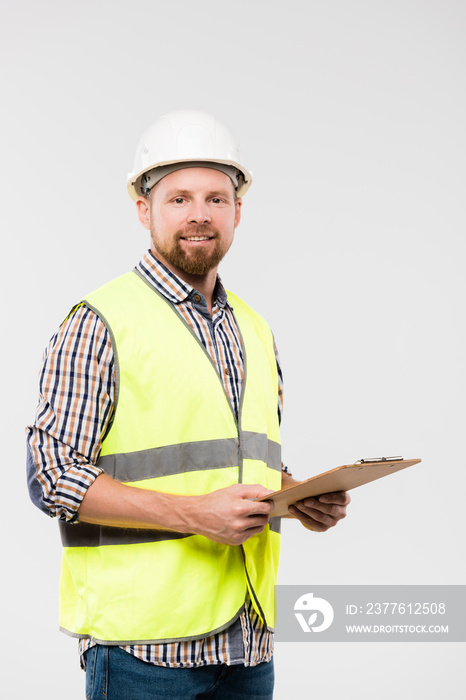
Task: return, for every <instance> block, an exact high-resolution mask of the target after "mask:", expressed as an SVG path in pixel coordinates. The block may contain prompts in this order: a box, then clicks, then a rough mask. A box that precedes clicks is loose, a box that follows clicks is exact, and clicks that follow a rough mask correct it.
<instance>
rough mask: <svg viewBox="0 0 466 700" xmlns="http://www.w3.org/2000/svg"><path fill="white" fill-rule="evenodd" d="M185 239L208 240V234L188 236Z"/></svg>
mask: <svg viewBox="0 0 466 700" xmlns="http://www.w3.org/2000/svg"><path fill="white" fill-rule="evenodd" d="M185 240H186V241H208V240H209V236H189V238H186V239H185Z"/></svg>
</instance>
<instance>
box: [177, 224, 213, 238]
mask: <svg viewBox="0 0 466 700" xmlns="http://www.w3.org/2000/svg"><path fill="white" fill-rule="evenodd" d="M188 236H209V237H210V238H218V237H219V233H218V231H216V230H215V229H214V228H212V226H211V225H210V224H194V225H192V226H186V228H184V229H182V230H180V231H177V233H176V238H177V240H180V238H186V237H188Z"/></svg>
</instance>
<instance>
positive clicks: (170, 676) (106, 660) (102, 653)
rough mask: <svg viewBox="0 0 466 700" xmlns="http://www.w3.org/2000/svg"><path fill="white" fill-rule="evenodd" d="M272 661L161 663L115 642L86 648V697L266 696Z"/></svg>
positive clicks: (261, 699)
mask: <svg viewBox="0 0 466 700" xmlns="http://www.w3.org/2000/svg"><path fill="white" fill-rule="evenodd" d="M273 684H274V669H273V661H270V662H268V663H262V664H259V665H258V666H248V667H245V666H243V665H239V666H226V665H225V664H223V665H220V666H218V665H217V666H200V667H198V668H165V667H164V666H155V665H153V664H149V663H146V662H145V661H140V660H139V659H137V658H136V657H135V656H132V655H131V654H128V652H126V651H124V650H123V649H120V648H119V647H113V646H103V645H100V644H98V645H97V646H94V647H91V649H89V650H88V651H87V652H86V700H203V699H205V700H254V699H256V700H272V696H273Z"/></svg>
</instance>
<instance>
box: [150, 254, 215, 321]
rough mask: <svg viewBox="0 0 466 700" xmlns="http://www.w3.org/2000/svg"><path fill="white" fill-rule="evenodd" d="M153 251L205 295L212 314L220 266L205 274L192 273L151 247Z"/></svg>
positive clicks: (178, 274)
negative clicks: (166, 258)
mask: <svg viewBox="0 0 466 700" xmlns="http://www.w3.org/2000/svg"><path fill="white" fill-rule="evenodd" d="M151 252H152V255H153V256H154V257H155V258H157V260H160V262H162V263H163V264H164V265H165V267H168V269H169V270H171V271H172V272H173V273H174V274H175V275H177V276H178V277H179V278H180V279H182V280H183V282H186V284H189V285H190V286H191V287H194V289H196V290H197V291H198V292H200V293H201V294H202V295H203V296H204V297H205V300H206V302H207V308H208V310H209V313H210V314H212V305H213V302H214V290H215V285H216V283H217V270H218V266H217V267H215V268H213V269H212V270H209V271H208V272H206V273H205V274H204V275H192V274H190V273H189V272H185V271H184V270H181V269H180V268H179V267H177V266H176V265H173V264H172V263H170V262H169V261H168V260H165V258H164V257H163V256H162V255H161V254H160V253H159V252H158V251H157V250H153V249H152V248H151Z"/></svg>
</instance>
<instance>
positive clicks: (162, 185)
mask: <svg viewBox="0 0 466 700" xmlns="http://www.w3.org/2000/svg"><path fill="white" fill-rule="evenodd" d="M172 190H185V191H189V192H193V193H195V192H206V191H209V192H220V191H223V192H226V193H229V194H234V191H235V189H234V187H233V183H232V181H231V179H230V178H229V177H228V175H225V173H222V172H221V171H220V170H215V169H214V168H198V167H196V168H182V169H181V170H175V172H173V173H170V174H169V175H166V176H165V177H164V178H162V180H160V181H159V182H158V183H157V184H156V185H155V187H154V191H158V192H160V194H167V193H168V192H171V191H172Z"/></svg>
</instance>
